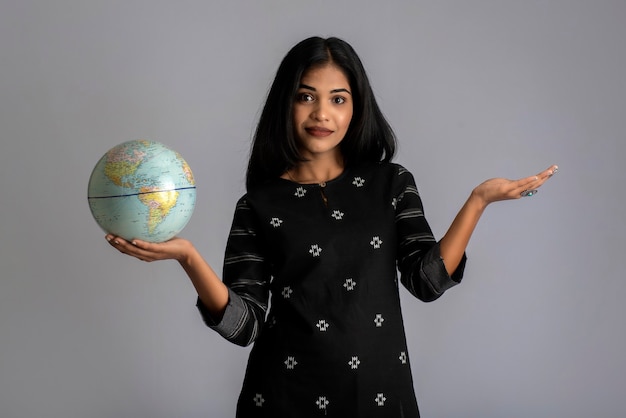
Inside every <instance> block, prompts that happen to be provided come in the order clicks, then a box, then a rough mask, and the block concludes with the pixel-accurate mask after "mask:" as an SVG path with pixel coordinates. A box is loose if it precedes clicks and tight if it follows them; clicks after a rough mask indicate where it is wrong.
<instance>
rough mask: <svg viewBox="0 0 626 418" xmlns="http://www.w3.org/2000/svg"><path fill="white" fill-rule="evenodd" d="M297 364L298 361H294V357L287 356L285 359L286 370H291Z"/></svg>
mask: <svg viewBox="0 0 626 418" xmlns="http://www.w3.org/2000/svg"><path fill="white" fill-rule="evenodd" d="M297 364H298V362H297V361H296V358H295V357H292V356H288V357H287V360H285V366H287V370H293V369H294V368H295V367H296V365H297Z"/></svg>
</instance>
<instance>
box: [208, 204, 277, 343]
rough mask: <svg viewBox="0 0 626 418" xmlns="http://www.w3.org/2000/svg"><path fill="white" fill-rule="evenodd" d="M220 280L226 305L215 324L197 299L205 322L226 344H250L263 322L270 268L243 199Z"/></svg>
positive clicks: (235, 216) (248, 209)
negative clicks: (225, 294)
mask: <svg viewBox="0 0 626 418" xmlns="http://www.w3.org/2000/svg"><path fill="white" fill-rule="evenodd" d="M222 279H223V281H224V284H225V285H226V286H227V287H228V297H229V298H228V304H227V306H226V310H225V311H224V315H223V316H222V318H221V319H220V320H219V321H216V320H215V319H214V318H212V316H211V315H210V314H209V312H208V310H207V309H206V307H205V306H204V305H203V303H202V301H201V300H200V298H198V301H197V306H198V309H199V311H200V314H201V315H202V318H203V319H204V322H205V323H206V324H207V325H208V326H209V327H210V328H212V329H213V330H215V331H217V332H218V333H219V334H220V335H221V336H223V337H224V338H226V339H227V340H228V341H230V342H232V343H235V344H237V345H240V346H247V345H249V344H251V343H252V342H253V341H254V340H255V339H256V337H257V336H258V334H259V331H260V329H261V326H262V324H263V322H264V321H265V313H266V311H267V302H268V297H269V279H270V274H269V269H268V268H267V263H266V262H265V257H264V255H263V251H262V245H261V244H260V242H259V236H258V229H257V226H256V218H255V215H254V213H253V211H252V209H251V208H250V206H249V205H248V202H247V200H246V197H245V196H244V197H242V198H241V199H240V200H239V201H238V202H237V207H236V209H235V215H234V219H233V224H232V227H231V230H230V234H229V236H228V242H227V244H226V254H225V256H224V270H223V275H222Z"/></svg>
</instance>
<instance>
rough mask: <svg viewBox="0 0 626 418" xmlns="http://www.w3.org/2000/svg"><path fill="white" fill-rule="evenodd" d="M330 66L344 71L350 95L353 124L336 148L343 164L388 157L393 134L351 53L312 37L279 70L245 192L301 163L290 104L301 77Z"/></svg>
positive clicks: (393, 144) (334, 42)
mask: <svg viewBox="0 0 626 418" xmlns="http://www.w3.org/2000/svg"><path fill="white" fill-rule="evenodd" d="M331 62H332V63H333V64H334V65H336V66H338V67H339V68H341V69H342V70H343V72H344V73H345V75H346V77H347V78H348V82H349V83H350V89H351V90H352V99H353V113H352V120H351V121H350V125H349V127H348V131H347V133H346V136H345V137H344V138H343V140H342V141H341V144H340V147H341V152H342V155H343V158H344V161H345V164H346V165H352V164H358V163H362V162H378V161H390V160H391V159H392V158H393V154H394V152H395V149H396V139H395V135H394V133H393V130H392V129H391V126H389V123H388V122H387V120H386V119H385V117H384V116H383V114H382V112H381V111H380V109H379V107H378V104H377V103H376V99H375V98H374V93H373V91H372V88H371V86H370V83H369V80H368V78H367V74H366V73H365V68H364V67H363V64H362V63H361V60H360V59H359V57H358V55H357V54H356V52H355V51H354V49H353V48H352V47H351V46H350V45H349V44H348V43H347V42H345V41H343V40H341V39H338V38H327V39H324V38H320V37H312V38H308V39H305V40H303V41H301V42H300V43H298V44H297V45H295V46H294V47H293V48H292V49H291V50H290V51H289V52H288V53H287V55H286V56H285V57H284V58H283V60H282V62H281V64H280V66H279V67H278V70H277V72H276V77H275V78H274V82H273V83H272V86H271V87H270V90H269V93H268V95H267V100H266V102H265V106H264V107H263V111H262V113H261V117H260V118H259V123H258V125H257V128H256V132H255V135H254V139H253V142H252V148H251V153H250V160H249V162H248V172H247V174H246V187H247V189H248V190H251V189H253V188H254V187H255V186H259V185H261V184H263V183H265V182H266V181H268V180H270V179H274V178H277V177H279V176H280V175H281V174H283V173H284V172H285V171H286V170H288V169H289V168H292V167H294V166H295V165H297V164H298V163H299V162H301V161H304V158H303V157H302V156H301V155H300V153H299V151H298V145H297V141H296V136H295V133H294V126H293V102H294V99H295V97H296V92H297V90H298V87H299V85H300V80H301V78H302V75H303V74H304V73H305V72H306V71H307V70H308V69H310V68H312V67H315V66H320V65H324V64H328V63H331Z"/></svg>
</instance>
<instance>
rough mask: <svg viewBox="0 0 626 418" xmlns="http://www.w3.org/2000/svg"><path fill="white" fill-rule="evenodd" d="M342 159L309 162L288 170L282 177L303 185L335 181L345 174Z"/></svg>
mask: <svg viewBox="0 0 626 418" xmlns="http://www.w3.org/2000/svg"><path fill="white" fill-rule="evenodd" d="M343 170H344V162H343V159H342V158H331V159H325V160H309V161H304V162H301V163H300V164H298V165H297V166H295V167H293V168H291V169H289V170H287V171H286V172H285V173H284V174H283V175H282V176H281V177H282V178H284V179H288V180H291V181H294V182H296V183H302V184H315V183H317V184H319V183H325V182H327V181H329V180H332V179H335V178H337V177H339V176H340V175H341V173H343Z"/></svg>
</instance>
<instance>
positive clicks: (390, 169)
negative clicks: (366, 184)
mask: <svg viewBox="0 0 626 418" xmlns="http://www.w3.org/2000/svg"><path fill="white" fill-rule="evenodd" d="M361 169H362V170H365V171H366V172H368V173H369V175H370V176H371V177H373V178H374V179H376V180H377V181H380V182H383V183H386V184H388V185H390V186H391V187H393V186H400V187H402V186H406V185H407V184H415V180H414V178H413V174H412V173H411V172H410V171H409V170H408V169H407V168H405V167H404V166H403V165H401V164H398V163H392V162H380V163H373V164H369V165H367V166H365V167H362V168H361Z"/></svg>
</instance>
